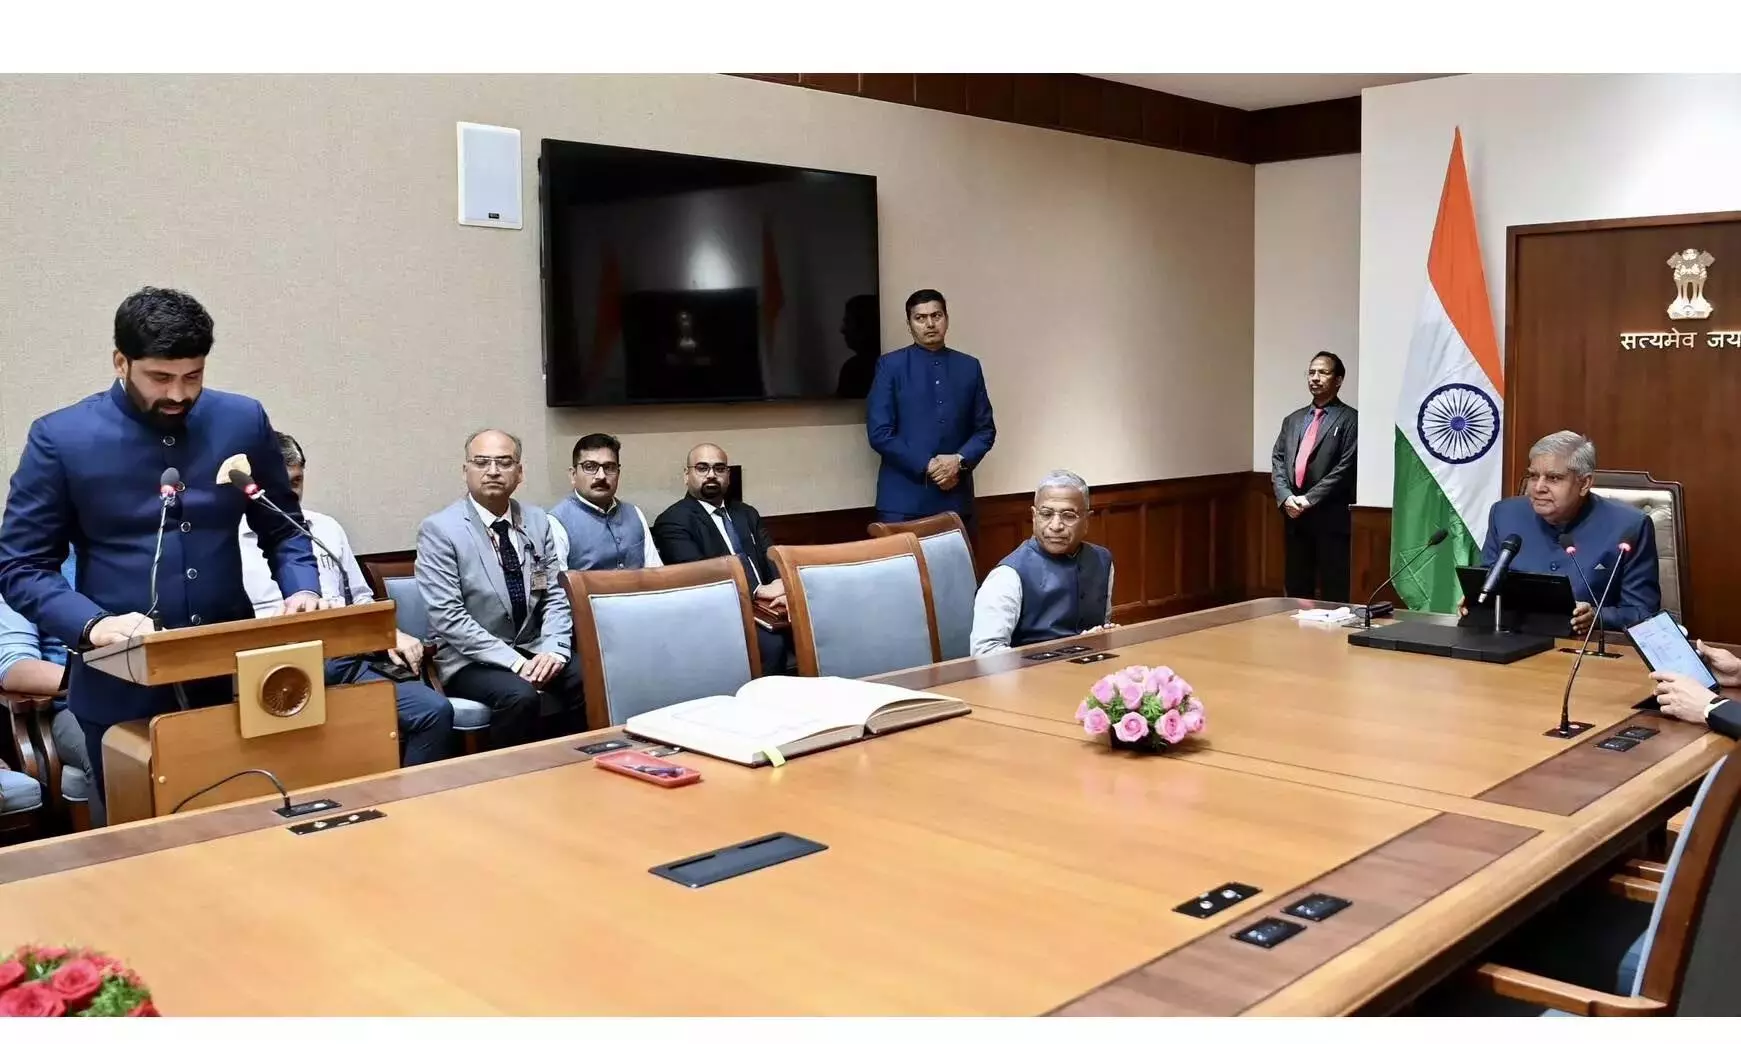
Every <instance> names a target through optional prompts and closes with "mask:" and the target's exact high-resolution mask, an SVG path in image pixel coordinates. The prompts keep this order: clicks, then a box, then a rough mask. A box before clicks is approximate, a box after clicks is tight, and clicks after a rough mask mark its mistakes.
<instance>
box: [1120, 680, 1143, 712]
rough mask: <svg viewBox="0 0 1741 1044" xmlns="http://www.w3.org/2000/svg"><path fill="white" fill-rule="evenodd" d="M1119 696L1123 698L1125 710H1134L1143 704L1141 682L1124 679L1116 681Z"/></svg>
mask: <svg viewBox="0 0 1741 1044" xmlns="http://www.w3.org/2000/svg"><path fill="white" fill-rule="evenodd" d="M1118 695H1119V698H1120V699H1122V700H1124V709H1125V710H1136V709H1137V708H1139V707H1141V706H1142V705H1143V683H1142V682H1135V681H1130V680H1129V679H1126V680H1124V681H1121V682H1119V683H1118Z"/></svg>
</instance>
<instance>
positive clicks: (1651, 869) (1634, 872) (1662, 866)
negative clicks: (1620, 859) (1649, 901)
mask: <svg viewBox="0 0 1741 1044" xmlns="http://www.w3.org/2000/svg"><path fill="white" fill-rule="evenodd" d="M1620 872H1621V873H1623V874H1630V875H1631V876H1633V877H1642V878H1644V879H1645V880H1646V881H1655V882H1656V883H1657V884H1661V883H1662V879H1663V877H1664V876H1666V875H1667V874H1668V864H1666V863H1658V862H1656V861H1655V860H1652V859H1628V860H1627V861H1626V865H1625V866H1624V867H1622V868H1621V871H1620Z"/></svg>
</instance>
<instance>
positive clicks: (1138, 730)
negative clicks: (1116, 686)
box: [1117, 711, 1149, 743]
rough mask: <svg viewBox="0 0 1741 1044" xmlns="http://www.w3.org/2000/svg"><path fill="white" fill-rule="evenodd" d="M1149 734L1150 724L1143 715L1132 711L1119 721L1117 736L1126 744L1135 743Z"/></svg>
mask: <svg viewBox="0 0 1741 1044" xmlns="http://www.w3.org/2000/svg"><path fill="white" fill-rule="evenodd" d="M1148 734H1149V723H1148V720H1147V719H1145V718H1144V717H1143V716H1142V715H1141V714H1138V713H1136V712H1135V711H1132V712H1131V713H1129V714H1126V715H1125V716H1124V717H1122V718H1120V719H1118V731H1117V736H1118V738H1119V739H1121V740H1123V741H1124V742H1126V743H1135V742H1136V741H1137V740H1140V739H1142V738H1143V737H1144V736H1147V735H1148Z"/></svg>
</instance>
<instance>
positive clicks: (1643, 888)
mask: <svg viewBox="0 0 1741 1044" xmlns="http://www.w3.org/2000/svg"><path fill="white" fill-rule="evenodd" d="M1608 892H1609V894H1610V895H1617V896H1620V897H1621V898H1622V899H1630V900H1632V901H1633V902H1635V903H1649V904H1651V905H1653V906H1654V905H1656V900H1657V897H1658V896H1660V895H1661V894H1662V882H1661V881H1652V880H1651V879H1649V878H1648V877H1634V876H1633V875H1631V874H1615V875H1613V876H1612V877H1610V878H1608Z"/></svg>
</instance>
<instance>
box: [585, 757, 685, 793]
mask: <svg viewBox="0 0 1741 1044" xmlns="http://www.w3.org/2000/svg"><path fill="white" fill-rule="evenodd" d="M592 763H593V764H594V765H597V766H598V767H599V768H601V769H604V770H606V771H608V772H617V773H621V774H622V775H625V776H630V777H632V778H634V779H638V780H641V781H642V782H644V783H651V784H653V785H654V786H656V787H686V786H688V785H689V784H691V783H700V782H701V773H699V772H697V771H696V770H694V769H692V768H690V767H689V766H687V765H679V764H677V763H676V762H675V761H667V760H665V759H664V758H655V757H651V756H649V755H646V754H643V753H641V752H640V751H638V750H619V751H614V752H612V753H610V754H604V755H601V756H599V757H596V758H593V759H592Z"/></svg>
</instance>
